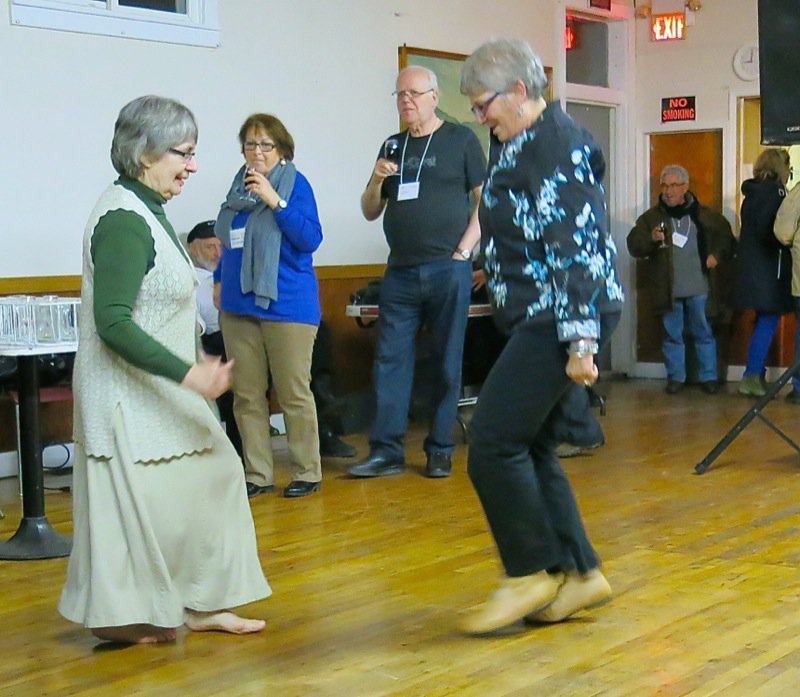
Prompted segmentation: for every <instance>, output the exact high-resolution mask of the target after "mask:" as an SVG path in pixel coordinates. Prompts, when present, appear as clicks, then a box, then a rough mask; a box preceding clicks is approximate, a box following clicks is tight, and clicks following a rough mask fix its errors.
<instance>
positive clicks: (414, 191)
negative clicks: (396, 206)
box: [397, 182, 419, 201]
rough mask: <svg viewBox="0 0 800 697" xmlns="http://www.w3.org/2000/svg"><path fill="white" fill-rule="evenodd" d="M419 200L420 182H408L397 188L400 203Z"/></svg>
mask: <svg viewBox="0 0 800 697" xmlns="http://www.w3.org/2000/svg"><path fill="white" fill-rule="evenodd" d="M415 198H419V182H406V183H405V184H400V186H398V187H397V200H398V201H413V200H414V199H415Z"/></svg>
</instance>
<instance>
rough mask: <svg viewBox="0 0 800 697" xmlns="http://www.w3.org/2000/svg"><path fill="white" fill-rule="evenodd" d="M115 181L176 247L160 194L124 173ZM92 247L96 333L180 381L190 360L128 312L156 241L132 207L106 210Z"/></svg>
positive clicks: (128, 356) (135, 361)
mask: <svg viewBox="0 0 800 697" xmlns="http://www.w3.org/2000/svg"><path fill="white" fill-rule="evenodd" d="M116 184H118V185H120V186H124V187H125V188H126V189H128V190H129V191H132V192H133V193H134V194H136V196H137V197H138V198H139V199H141V201H142V202H143V203H144V204H145V205H146V206H147V207H148V208H149V209H150V210H151V211H152V213H153V215H155V217H156V218H157V219H158V221H159V222H160V223H161V224H162V225H163V226H164V228H165V229H166V231H167V232H168V233H169V236H170V238H171V239H172V241H173V242H174V243H175V245H176V246H177V247H178V248H181V243H180V242H179V240H178V238H177V236H176V235H175V230H174V229H173V228H172V225H170V223H169V221H168V220H167V218H166V215H165V214H164V203H165V199H164V198H162V197H161V196H160V195H159V194H157V193H156V192H155V191H153V190H152V189H150V188H148V187H146V186H145V185H144V184H142V183H141V182H138V181H135V180H133V179H129V178H127V177H120V178H119V179H118V180H117V182H116ZM91 253H92V261H93V262H94V308H93V309H94V321H95V324H96V325H97V333H98V334H99V335H100V338H101V339H102V340H103V342H104V343H105V344H106V345H107V346H108V347H109V348H111V349H112V350H113V351H114V352H116V353H118V354H119V355H120V356H122V358H124V359H125V360H126V361H128V362H129V363H131V364H132V365H135V366H136V367H137V368H141V369H142V370H146V371H147V372H149V373H153V374H155V375H162V376H164V377H166V378H169V379H171V380H174V381H175V382H181V381H182V380H183V378H184V377H185V376H186V373H187V372H189V368H191V365H190V364H188V363H185V362H184V361H182V360H181V359H180V358H178V356H176V355H175V354H174V353H172V352H171V351H169V350H168V349H167V348H165V347H164V346H163V345H162V344H160V343H159V342H158V341H156V340H155V339H153V338H152V337H151V336H150V335H149V334H146V333H145V332H144V331H142V329H141V328H140V327H139V326H138V325H137V324H136V323H135V322H134V321H133V320H132V318H131V314H132V312H133V307H134V305H135V304H136V298H137V296H138V295H139V289H140V288H141V285H142V281H143V280H144V277H145V275H146V274H147V273H148V272H149V271H150V269H152V268H153V265H154V263H155V246H154V245H153V238H152V236H151V235H150V229H149V227H148V226H147V223H145V221H144V219H143V218H142V217H141V216H140V215H138V214H137V213H134V212H133V211H124V210H115V211H111V212H109V213H107V214H106V215H104V216H103V217H102V218H100V220H99V221H98V223H97V225H96V226H95V228H94V234H93V235H92V246H91Z"/></svg>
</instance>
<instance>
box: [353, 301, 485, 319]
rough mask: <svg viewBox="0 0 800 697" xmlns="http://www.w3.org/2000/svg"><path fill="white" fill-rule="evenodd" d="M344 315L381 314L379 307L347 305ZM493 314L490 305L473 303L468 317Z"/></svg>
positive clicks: (374, 316) (368, 315)
mask: <svg viewBox="0 0 800 697" xmlns="http://www.w3.org/2000/svg"><path fill="white" fill-rule="evenodd" d="M344 314H345V315H346V316H347V317H356V318H359V319H373V320H374V319H378V315H379V314H380V306H379V305H346V306H345V308H344ZM491 314H492V306H491V305H489V303H473V304H472V305H470V306H469V314H468V315H467V316H468V317H488V316H489V315H491Z"/></svg>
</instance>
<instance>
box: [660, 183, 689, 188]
mask: <svg viewBox="0 0 800 697" xmlns="http://www.w3.org/2000/svg"><path fill="white" fill-rule="evenodd" d="M682 186H686V182H675V183H673V184H664V182H661V188H662V189H680V188H681V187H682Z"/></svg>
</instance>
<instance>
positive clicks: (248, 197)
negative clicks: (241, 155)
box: [242, 166, 261, 203]
mask: <svg viewBox="0 0 800 697" xmlns="http://www.w3.org/2000/svg"><path fill="white" fill-rule="evenodd" d="M255 171H256V170H255V168H253V167H248V166H245V168H244V173H243V174H242V189H244V199H245V201H249V202H250V203H258V202H259V201H260V200H261V198H260V197H259V195H258V194H256V193H254V192H252V191H250V190H249V189H248V188H247V182H246V180H247V177H248V176H249V175H250V174H251V173H253V172H255Z"/></svg>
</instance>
